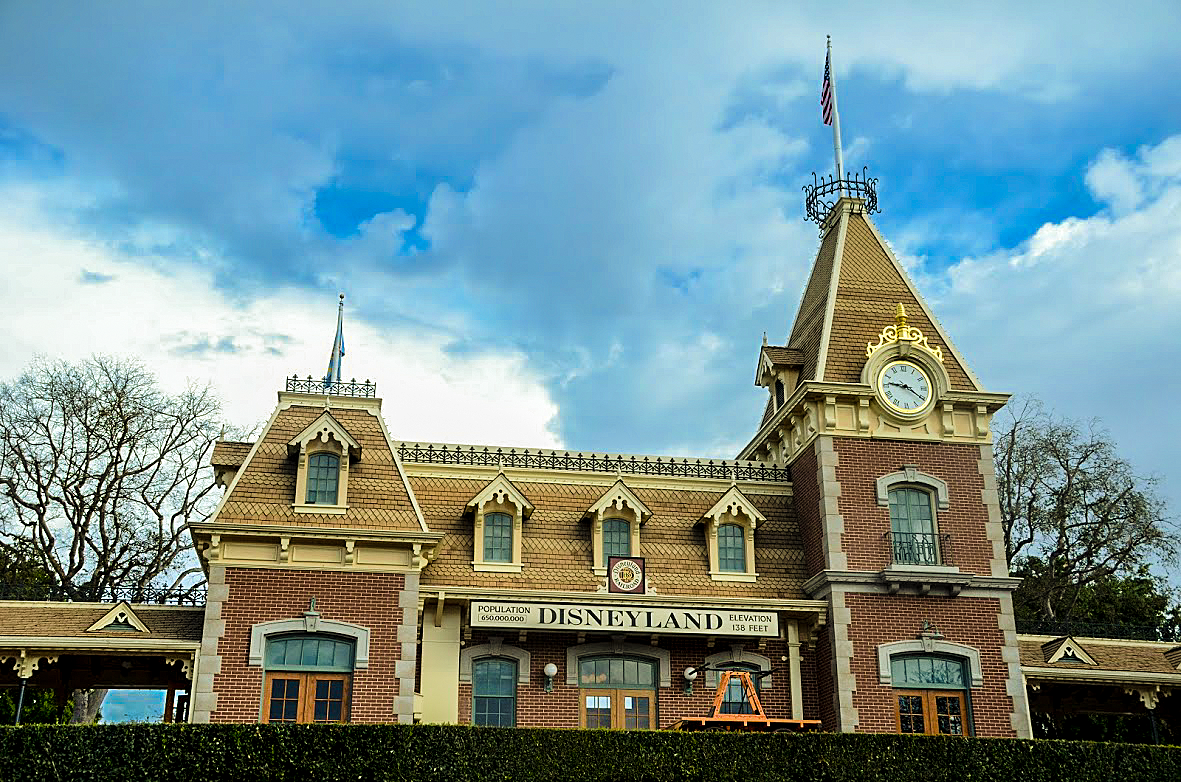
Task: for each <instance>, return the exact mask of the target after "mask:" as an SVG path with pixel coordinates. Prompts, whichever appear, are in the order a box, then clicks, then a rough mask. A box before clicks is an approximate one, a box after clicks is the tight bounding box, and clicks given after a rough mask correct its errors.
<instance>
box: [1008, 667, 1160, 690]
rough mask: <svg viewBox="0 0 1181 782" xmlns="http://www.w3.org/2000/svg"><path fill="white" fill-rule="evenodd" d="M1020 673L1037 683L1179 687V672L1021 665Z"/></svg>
mask: <svg viewBox="0 0 1181 782" xmlns="http://www.w3.org/2000/svg"><path fill="white" fill-rule="evenodd" d="M1021 673H1022V674H1024V675H1025V678H1026V679H1033V680H1037V681H1061V682H1080V681H1081V682H1099V683H1107V684H1149V685H1152V684H1166V685H1171V686H1174V687H1181V672H1178V673H1156V672H1152V671H1126V670H1112V669H1110V668H1098V669H1096V668H1043V667H1041V666H1038V665H1022V666H1021Z"/></svg>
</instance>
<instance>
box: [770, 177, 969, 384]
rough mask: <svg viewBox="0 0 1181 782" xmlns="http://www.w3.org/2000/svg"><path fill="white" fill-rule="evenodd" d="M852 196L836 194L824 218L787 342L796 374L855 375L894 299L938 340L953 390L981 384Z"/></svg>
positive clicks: (836, 378) (846, 379) (843, 379)
mask: <svg viewBox="0 0 1181 782" xmlns="http://www.w3.org/2000/svg"><path fill="white" fill-rule="evenodd" d="M859 203H860V202H859V201H858V200H857V199H851V198H842V199H841V200H840V201H839V202H838V203H837V206H836V207H834V210H835V209H839V210H842V212H841V214H840V215H839V218H830V220H829V222H828V223H827V225H828V226H829V228H828V232H827V233H826V234H825V235H824V238H823V240H822V241H821V244H820V249H819V251H818V252H817V254H816V260H815V262H814V263H813V265H812V275H811V277H810V278H809V280H808V285H807V287H806V288H805V290H804V297H803V299H802V300H801V302H800V309H799V312H798V314H797V315H796V320H795V323H794V324H793V326H792V331H791V338H790V339H789V340H788V347H790V348H795V349H797V350H800V351H802V352H803V357H804V358H803V370H802V371H801V373H800V380H801V381H804V380H820V381H825V382H832V383H859V382H860V381H861V369H862V367H863V366H864V365H865V360H866V355H865V348H866V345H867V344H869V343H871V342H873V341H874V340H875V339H876V338H877V336H878V334H879V333H880V332H881V329H882V328H883V327H884V326H887V325H889V324H891V323H893V322H894V317H895V313H896V311H897V307H898V305H899V304H902V305H904V306H905V307H906V312H907V314H908V316H909V319H910V325H911V326H913V327H915V328H918V329H920V330H921V331H922V332H923V334H924V335H926V336H927V337H928V339H929V341H930V342H931V343H932V345H935V346H941V347H942V348H943V353H944V367H945V368H946V369H947V373H948V376H949V377H950V379H951V387H952V389H954V390H957V391H978V390H982V389H981V387H980V384H979V382H978V381H977V380H976V377H975V376H974V375H973V374H972V371H971V370H970V369H969V368H968V365H967V363H966V362H965V361H964V359H963V357H962V356H961V355H960V353H959V351H958V350H956V348H955V346H954V345H953V344H952V343H951V340H950V339H949V338H948V336H947V334H946V333H945V332H944V331H943V329H942V327H941V326H940V325H939V322H938V321H937V320H936V318H935V316H934V314H933V313H932V311H931V309H930V307H928V306H927V303H926V301H924V300H923V298H922V296H921V295H920V294H919V292H918V289H917V288H915V286H914V283H913V282H911V280H910V278H909V277H908V276H907V274H906V272H905V270H903V268H902V265H901V264H900V263H898V260H897V259H896V258H895V257H894V254H893V253H892V252H891V251H890V248H889V247H888V246H887V245H886V242H885V240H884V239H883V238H882V236H881V234H879V233H878V230H877V228H876V227H875V226H874V225H873V223H872V222H871V221H870V220H869V218H868V217H867V216H866V215H865V214H864V213H863V210H861V209H860V208H858V207H859Z"/></svg>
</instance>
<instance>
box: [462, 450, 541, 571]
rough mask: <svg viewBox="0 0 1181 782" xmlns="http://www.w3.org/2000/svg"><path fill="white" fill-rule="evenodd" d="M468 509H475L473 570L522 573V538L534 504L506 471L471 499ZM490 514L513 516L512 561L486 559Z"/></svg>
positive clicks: (473, 520) (473, 514)
mask: <svg viewBox="0 0 1181 782" xmlns="http://www.w3.org/2000/svg"><path fill="white" fill-rule="evenodd" d="M467 509H468V510H469V511H471V512H472V532H473V535H472V569H473V570H475V571H477V572H481V573H520V572H521V570H522V568H523V563H522V561H521V537H522V533H523V532H524V527H525V521H526V519H528V518H529V516H530V515H532V514H533V503H531V502H529V499H528V498H527V497H526V496H525V495H524V494H522V493H521V491H520V489H518V488H517V487H516V486H515V485H514V484H513V482H512V481H510V480H509V479H508V476H506V475H505V474H504V472H503V471H502V472H500V473H497V475H496V477H495V478H493V479H492V480H491V481H489V482H488V484H487V485H486V486H484V488H483V489H481V490H480V491H479V493H478V494H476V496H475V497H472V499H471V500H469V501H468V504H467ZM489 513H504V514H506V515H508V516H509V517H510V518H511V519H512V536H513V539H512V559H511V560H509V561H508V562H490V561H488V560H486V559H484V518H485V516H487V514H489Z"/></svg>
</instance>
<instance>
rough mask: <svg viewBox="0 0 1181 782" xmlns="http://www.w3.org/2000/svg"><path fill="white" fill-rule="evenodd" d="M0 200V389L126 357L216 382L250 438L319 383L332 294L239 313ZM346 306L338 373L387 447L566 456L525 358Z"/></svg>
mask: <svg viewBox="0 0 1181 782" xmlns="http://www.w3.org/2000/svg"><path fill="white" fill-rule="evenodd" d="M0 200H3V201H4V202H5V203H6V205H7V208H6V212H5V215H4V217H3V218H0V258H4V259H5V277H6V284H5V286H4V287H3V291H2V292H0V311H2V314H0V344H4V345H5V350H4V351H3V352H2V353H0V377H4V378H11V377H13V376H15V375H16V374H18V373H19V372H20V371H21V369H23V368H24V366H26V365H27V364H28V362H29V360H30V359H31V358H32V357H33V356H34V355H36V354H42V355H45V356H48V357H50V358H65V359H68V360H77V359H79V358H82V357H85V356H87V355H90V354H92V353H112V354H119V355H130V356H135V357H138V358H140V359H142V360H143V361H144V363H145V364H146V365H147V366H148V367H149V368H150V369H151V370H152V371H154V372H155V373H156V374H157V375H158V376H159V377H160V378H161V380H162V381H163V382H164V383H165V385H166V386H168V387H172V388H178V387H180V386H181V385H183V383H184V382H185V381H186V380H188V379H192V380H195V381H197V382H206V381H208V382H210V383H212V385H213V386H214V388H215V390H216V391H217V392H218V393H219V395H220V396H221V397H222V398H223V399H224V400H225V405H226V415H227V418H228V419H229V420H230V421H232V422H234V423H237V424H240V425H247V426H249V425H252V424H254V423H257V422H258V421H259V420H260V419H262V418H264V417H265V416H266V415H268V414H269V411H270V409H271V407H272V406H273V404H274V402H275V392H276V391H278V390H280V389H281V387H282V384H283V379H284V377H286V376H288V375H290V374H291V373H292V372H296V373H298V374H300V375H301V376H303V375H306V374H312V375H318V374H319V373H321V372H323V371H324V367H325V366H326V364H327V358H328V353H329V350H330V348H331V344H332V334H333V330H334V328H335V325H336V324H335V314H336V313H335V302H336V296H335V291H325V292H324V294H323V295H313V294H311V293H310V292H308V291H307V290H305V289H295V288H287V287H279V288H275V289H272V290H270V291H269V292H267V293H265V294H264V295H261V296H258V297H256V298H253V299H252V300H250V301H248V302H241V301H237V300H235V299H234V298H232V297H230V296H228V295H227V294H225V293H224V292H222V291H220V290H218V289H217V288H216V287H215V286H214V282H213V277H212V273H211V271H210V270H209V269H202V268H199V267H181V268H179V269H176V268H175V267H173V269H172V270H171V271H168V272H163V271H159V270H157V269H156V268H154V264H153V263H152V259H151V258H144V257H141V256H138V255H137V256H128V255H125V254H122V253H120V252H119V251H118V250H117V249H114V248H111V247H109V246H104V245H102V244H100V243H98V242H95V241H90V240H87V239H85V238H80V237H78V236H76V235H69V234H68V233H67V232H66V231H64V230H63V229H62V228H61V227H60V226H55V225H54V224H53V223H52V221H51V220H50V219H49V218H48V217H47V215H46V214H45V213H44V212H43V211H42V207H41V206H40V204H39V203H38V200H37V199H36V198H35V197H34V196H33V195H31V193H30V191H20V190H18V189H16V188H7V189H5V190H4V191H3V192H2V193H0ZM386 222H388V223H389V227H391V228H393V229H395V230H396V228H397V226H398V225H400V223H398V221H397V220H396V219H391V220H389V221H386ZM350 294H353V295H352V297H351V298H350V299H349V300H348V301H347V302H346V304H348V305H350V306H351V307H352V311H350V310H349V309H346V320H345V336H346V346H347V348H348V353H347V355H346V357H345V364H344V375H345V376H346V377H350V376H354V375H355V376H356V377H357V379H359V380H360V379H373V380H375V381H377V383H378V393H379V395H380V396H382V397H383V400H384V401H383V410H384V414H385V418H386V421H387V423H388V425H389V428H390V432H391V434H392V435H393V436H394V437H396V438H401V439H418V440H433V441H451V442H474V443H495V444H506V445H525V446H535V447H560V445H561V444H560V442H559V441H558V439H557V437H556V436H555V435H554V434H553V432H552V429H551V427H552V424H553V420H554V418H555V416H556V415H557V412H558V408H557V406H556V404H555V403H554V401H553V399H552V398H551V397H550V395H549V393H548V392H547V391H546V390H545V388H544V387H543V386H542V384H541V381H540V379H539V378H538V377H537V376H536V374H535V373H534V372H533V371H532V370H531V369H530V368H529V367H528V366H527V363H526V358H525V356H524V355H522V354H521V353H519V352H512V351H499V352H479V353H475V354H460V355H453V354H451V353H449V352H448V348H449V343H450V338H449V337H448V336H447V335H446V334H442V333H439V332H437V331H431V330H430V329H427V328H425V327H422V328H412V327H401V328H376V327H374V326H373V325H372V324H370V323H369V322H367V321H366V320H365V319H364V318H363V317H361V316H358V315H357V314H354V313H356V312H357V311H358V310H359V311H362V312H363V311H364V310H365V308H366V307H372V306H374V304H375V302H376V301H377V299H378V298H379V297H380V296H381V295H382V292H381V291H380V290H360V291H356V292H350Z"/></svg>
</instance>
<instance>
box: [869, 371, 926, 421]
mask: <svg viewBox="0 0 1181 782" xmlns="http://www.w3.org/2000/svg"><path fill="white" fill-rule="evenodd" d="M878 392H879V393H880V394H881V395H882V401H884V402H885V403H886V404H887V405H888V406H889V407H891V408H893V409H894V410H897V411H898V412H900V413H914V412H917V411H919V410H922V409H923V408H924V407H926V406H927V405H928V404H929V403H930V402H931V379H930V378H928V377H927V373H926V372H924V371H923V370H921V369H919V367H917V366H916V365H914V364H912V363H910V362H909V361H895V362H893V363H891V364H887V365H886V368H885V369H883V370H882V374H881V376H880V379H879V380H878Z"/></svg>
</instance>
